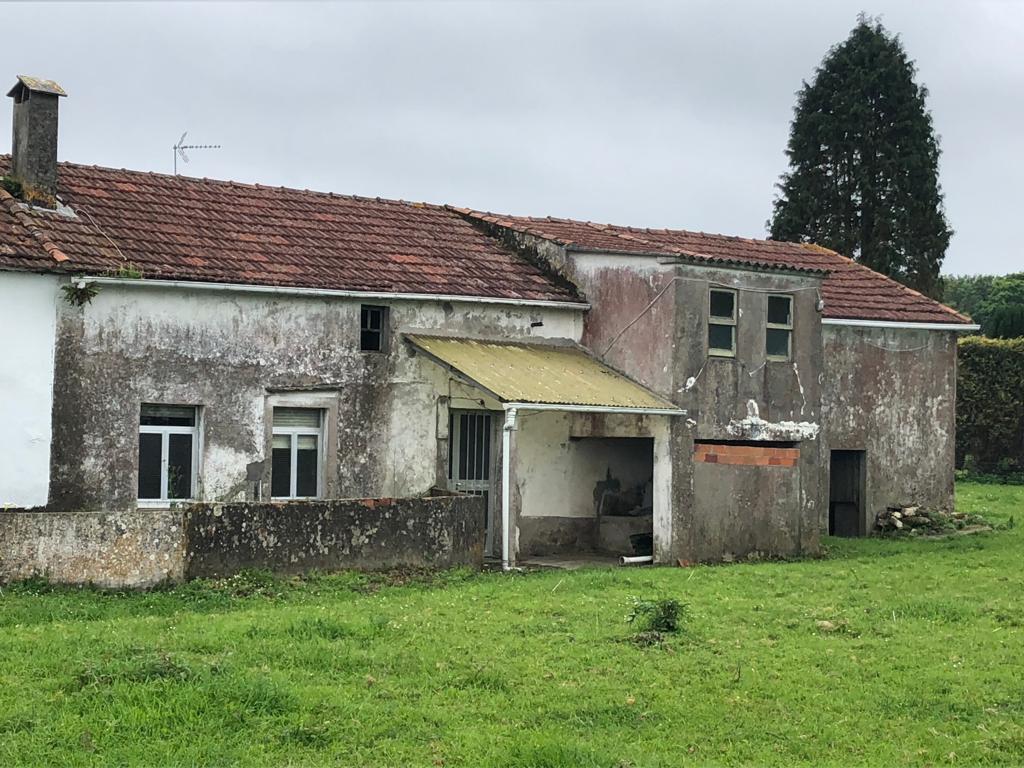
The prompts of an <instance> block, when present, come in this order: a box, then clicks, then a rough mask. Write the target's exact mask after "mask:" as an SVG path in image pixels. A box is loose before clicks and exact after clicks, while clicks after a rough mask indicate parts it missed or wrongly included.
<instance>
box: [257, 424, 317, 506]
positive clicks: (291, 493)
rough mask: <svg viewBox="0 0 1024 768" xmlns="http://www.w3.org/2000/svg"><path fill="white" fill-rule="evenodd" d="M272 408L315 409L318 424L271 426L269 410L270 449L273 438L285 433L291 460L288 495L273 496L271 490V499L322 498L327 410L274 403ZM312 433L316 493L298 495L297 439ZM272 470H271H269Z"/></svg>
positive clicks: (271, 484)
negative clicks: (311, 425) (312, 494)
mask: <svg viewBox="0 0 1024 768" xmlns="http://www.w3.org/2000/svg"><path fill="white" fill-rule="evenodd" d="M273 408H301V409H304V410H308V411H316V412H317V413H319V414H320V426H319V427H317V428H316V429H312V428H311V427H275V426H273V414H274V412H273V410H271V412H270V414H271V433H270V440H271V443H270V445H271V451H273V445H274V443H273V440H274V437H276V436H278V435H285V436H287V437H288V438H289V443H290V446H289V451H290V454H291V462H290V467H289V478H288V480H289V483H288V495H287V496H274V495H273V491H271V496H270V498H271V500H272V501H273V500H279V501H292V500H296V499H322V498H323V495H324V432H325V429H324V425H325V424H326V422H327V411H326V410H325V409H323V408H316V407H312V408H306V407H305V406H301V405H298V406H293V405H275V406H273ZM309 435H312V436H314V437H316V495H315V496H298V495H296V491H297V490H298V481H299V480H298V468H299V440H298V438H299V437H300V436H309ZM271 472H273V470H271ZM270 487H271V489H273V487H274V478H273V477H271V478H270Z"/></svg>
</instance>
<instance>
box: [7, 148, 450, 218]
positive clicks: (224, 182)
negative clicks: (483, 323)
mask: <svg viewBox="0 0 1024 768" xmlns="http://www.w3.org/2000/svg"><path fill="white" fill-rule="evenodd" d="M9 158H10V154H0V160H4V159H9ZM57 166H58V168H71V169H82V170H85V171H89V170H92V171H99V172H101V173H102V172H110V173H119V174H125V175H130V176H142V177H148V178H153V179H161V180H166V181H178V182H184V183H189V184H197V185H211V186H217V187H224V186H227V187H236V188H242V189H254V190H256V189H258V190H261V191H265V190H271V191H278V192H294V193H297V194H301V195H316V196H317V197H325V198H329V199H334V200H352V201H356V202H366V203H385V204H394V205H402V206H406V207H416V208H430V209H433V210H439V211H440V210H444V209H445V208H446V207H447V206H445V205H444V204H440V203H430V202H427V201H416V200H403V199H401V198H390V197H381V196H379V195H376V196H373V195H352V194H343V193H340V192H330V191H322V190H317V189H300V188H299V187H289V186H284V185H275V184H260V183H259V182H251V183H250V182H245V181H236V180H234V179H215V178H210V177H208V176H202V177H200V176H186V175H182V174H172V173H161V172H160V171H141V170H137V169H134V168H114V167H112V166H108V165H96V164H95V163H91V164H90V163H73V162H70V161H67V160H61V161H60V162H59V163H57Z"/></svg>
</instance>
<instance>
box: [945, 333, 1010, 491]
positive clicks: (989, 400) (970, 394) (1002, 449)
mask: <svg viewBox="0 0 1024 768" xmlns="http://www.w3.org/2000/svg"><path fill="white" fill-rule="evenodd" d="M958 357H959V368H958V372H957V385H956V388H957V392H956V453H957V466H958V467H964V466H966V467H967V468H968V469H971V470H972V471H976V472H983V473H991V474H1000V475H1006V474H1012V473H1016V472H1020V471H1022V470H1024V338H1018V339H986V338H984V337H982V336H968V337H966V338H964V339H961V340H960V348H959V355H958Z"/></svg>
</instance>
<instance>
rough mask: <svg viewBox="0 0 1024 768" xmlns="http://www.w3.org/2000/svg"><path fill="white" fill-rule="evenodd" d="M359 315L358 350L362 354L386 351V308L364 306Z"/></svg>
mask: <svg viewBox="0 0 1024 768" xmlns="http://www.w3.org/2000/svg"><path fill="white" fill-rule="evenodd" d="M359 315H360V319H359V349H361V350H362V351H363V352H385V351H387V331H388V328H387V326H388V308H387V307H373V306H370V305H369V304H364V305H363V306H362V307H360V312H359Z"/></svg>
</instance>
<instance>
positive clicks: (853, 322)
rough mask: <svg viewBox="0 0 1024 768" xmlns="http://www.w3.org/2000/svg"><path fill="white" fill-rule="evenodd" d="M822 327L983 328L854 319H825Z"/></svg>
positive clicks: (924, 329) (962, 324) (822, 321)
mask: <svg viewBox="0 0 1024 768" xmlns="http://www.w3.org/2000/svg"><path fill="white" fill-rule="evenodd" d="M821 324H822V325H840V326H848V327H860V328H900V329H906V330H912V331H960V332H968V331H979V330H981V326H980V325H977V324H975V323H971V322H963V323H933V322H927V321H925V322H920V323H917V322H913V321H911V320H866V319H865V320H861V319H858V318H852V317H849V318H848V317H823V318H822V319H821Z"/></svg>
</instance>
